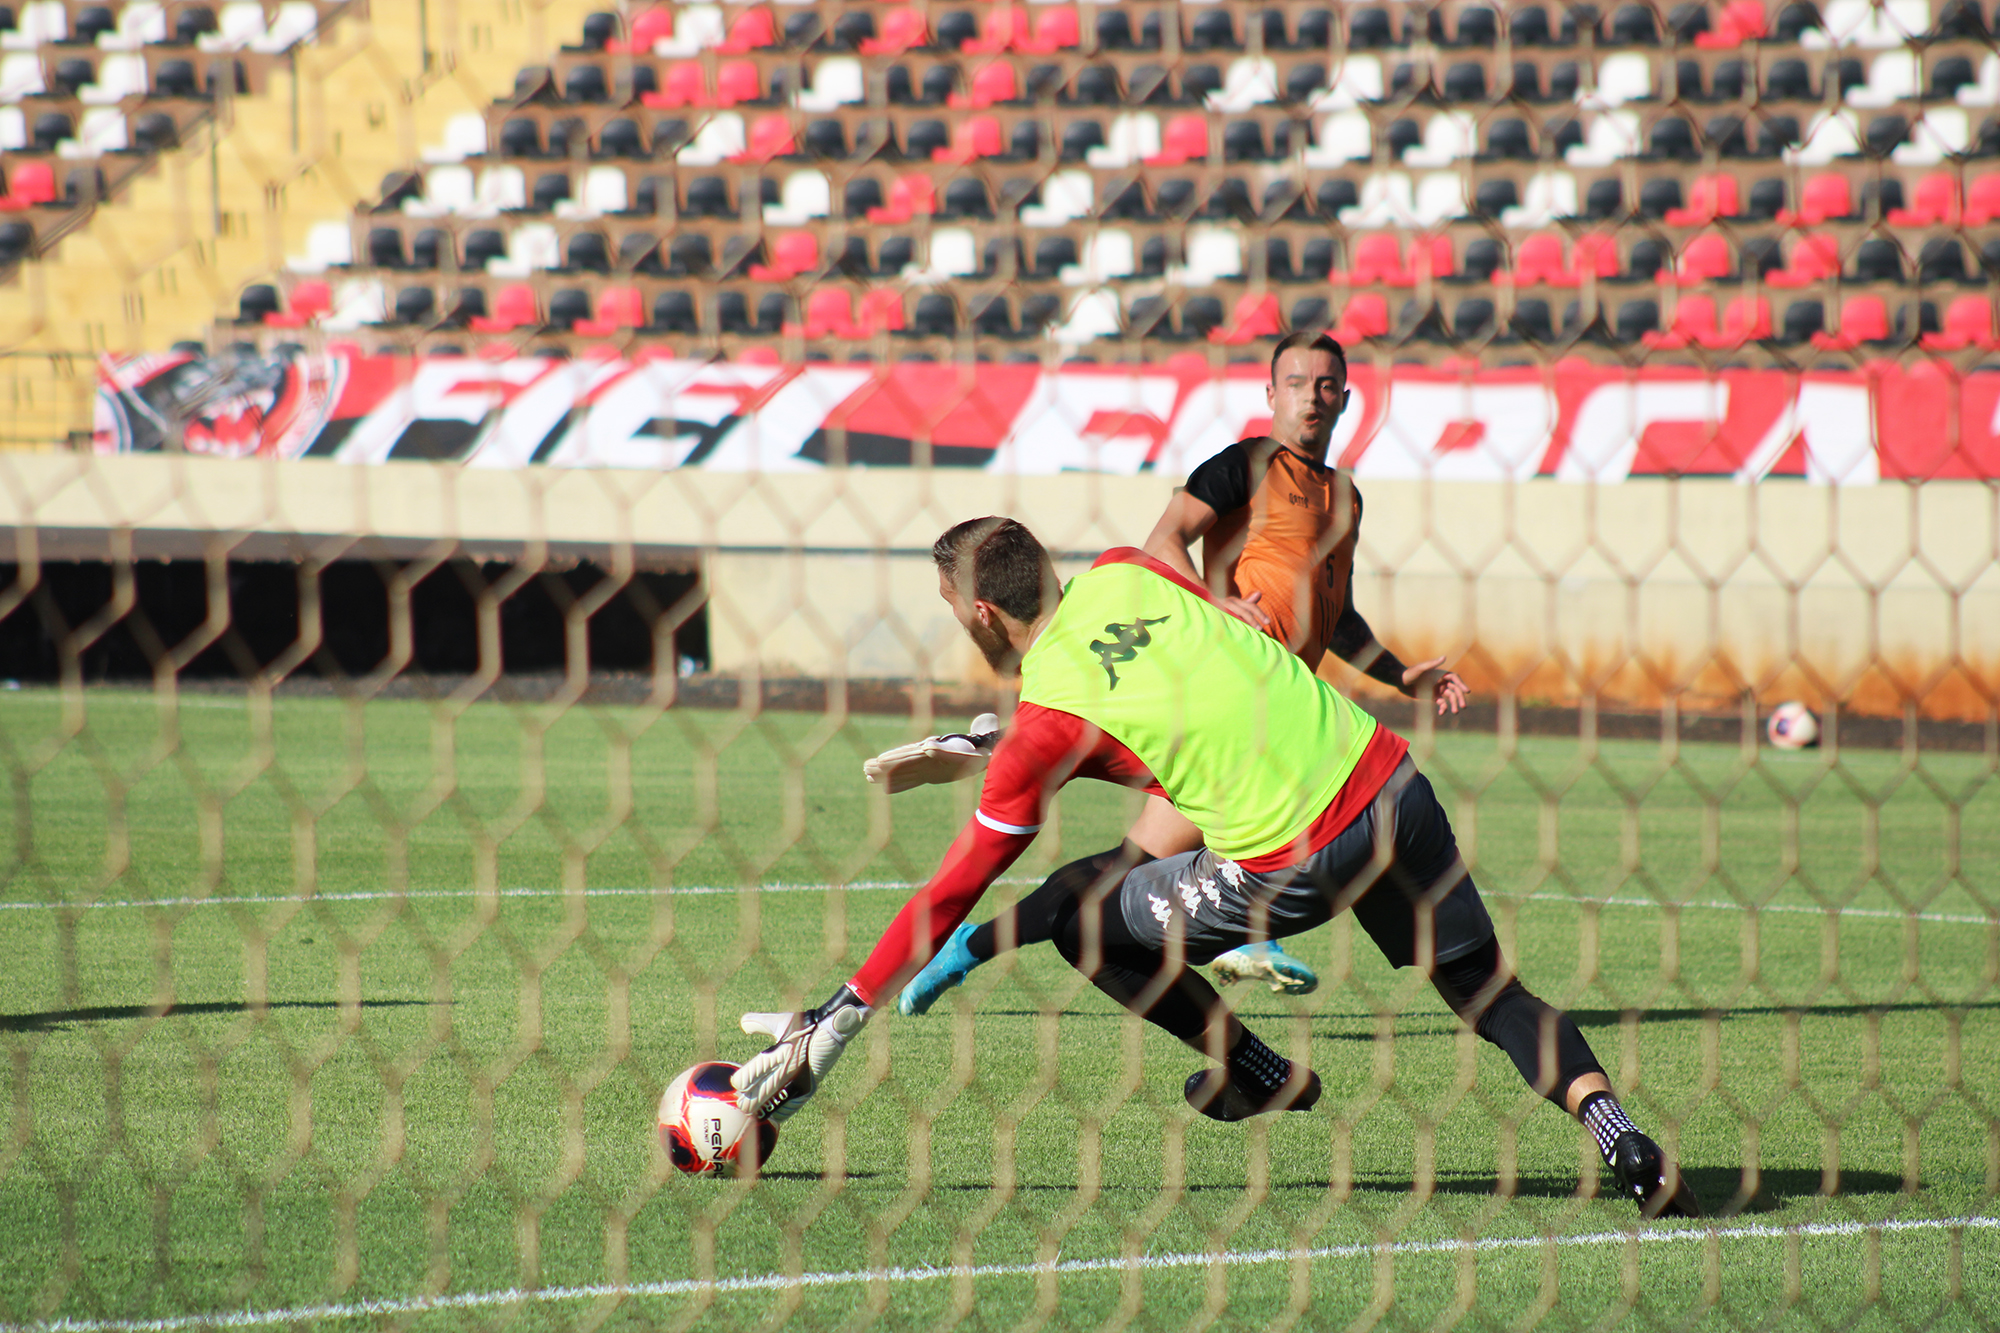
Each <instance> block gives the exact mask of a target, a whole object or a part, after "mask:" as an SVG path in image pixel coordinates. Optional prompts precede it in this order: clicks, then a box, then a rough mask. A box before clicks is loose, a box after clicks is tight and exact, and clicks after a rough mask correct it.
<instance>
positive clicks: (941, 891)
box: [848, 548, 1410, 1005]
mask: <svg viewBox="0 0 2000 1333" xmlns="http://www.w3.org/2000/svg"><path fill="white" fill-rule="evenodd" d="M1114 559H1118V560H1134V561H1138V562H1144V563H1145V564H1146V565H1148V566H1149V567H1150V568H1152V569H1154V570H1155V572H1158V573H1162V574H1164V575H1165V576H1167V577H1170V578H1172V579H1174V581H1175V582H1177V583H1179V584H1180V585H1181V586H1182V587H1184V588H1189V589H1191V590H1194V591H1197V592H1200V593H1201V594H1202V595H1203V596H1207V592H1206V590H1204V589H1201V588H1200V587H1199V585H1196V584H1192V583H1190V582H1189V581H1188V580H1186V579H1184V578H1182V577H1181V576H1180V575H1179V574H1178V573H1176V572H1175V571H1173V570H1172V569H1170V568H1169V567H1168V566H1166V565H1164V564H1161V563H1160V562H1159V561H1157V560H1154V559H1153V558H1152V557H1151V556H1148V555H1145V554H1143V553H1141V552H1139V551H1136V550H1131V549H1130V548H1120V549H1119V550H1116V551H1107V552H1106V553H1105V554H1104V556H1103V557H1102V559H1101V560H1100V561H1099V563H1103V562H1104V561H1109V560H1114ZM1409 748H1410V746H1409V742H1408V741H1405V740H1404V739H1403V738H1402V737H1401V736H1398V735H1397V734H1396V733H1395V732H1393V731H1390V730H1389V729H1388V728H1387V727H1381V726H1378V727H1377V728H1376V729H1375V734H1374V735H1373V736H1371V737H1370V738H1369V740H1368V744H1367V746H1366V748H1365V749H1364V750H1363V751H1362V755H1361V760H1360V763H1359V764H1358V765H1357V766H1356V767H1355V770H1354V772H1353V773H1352V774H1350V775H1349V777H1348V779H1347V782H1346V783H1345V784H1344V785H1342V787H1341V789H1340V791H1339V792H1338V793H1337V794H1336V795H1335V797H1334V799H1333V801H1332V802H1331V803H1330V804H1329V805H1328V806H1327V807H1326V809H1325V810H1324V811H1322V812H1321V814H1320V815H1319V817H1318V818H1316V819H1315V820H1314V821H1313V822H1312V824H1311V825H1310V826H1309V827H1308V828H1307V829H1306V831H1305V832H1304V833H1303V834H1301V835H1300V837H1299V838H1298V840H1297V841H1296V842H1294V843H1292V844H1291V845H1290V846H1287V847H1283V848H1280V849H1279V850H1277V851H1275V852H1271V853H1268V854H1266V855H1264V856H1258V857H1253V858H1249V859H1247V860H1244V861H1242V862H1241V863H1240V864H1241V865H1242V867H1243V868H1244V869H1245V870H1250V871H1271V870H1281V869H1283V868H1285V867H1286V866H1290V865H1296V864H1297V863H1298V862H1300V861H1302V860H1304V859H1305V858H1306V857H1308V856H1310V855H1311V854H1312V853H1314V852H1316V851H1318V850H1319V849H1320V848H1321V847H1324V846H1326V844H1327V843H1329V842H1332V841H1333V839H1334V838H1335V837H1337V836H1338V835H1339V834H1340V831H1341V830H1342V829H1344V828H1346V827H1347V826H1348V825H1349V824H1350V823H1352V822H1353V821H1354V819H1355V818H1356V817H1357V816H1358V815H1360V814H1361V812H1362V811H1363V810H1365V809H1366V808H1367V807H1368V803H1369V802H1370V801H1372V800H1374V799H1375V794H1376V793H1377V792H1379V791H1381V790H1382V787H1383V784H1385V783H1386V782H1388V780H1389V776H1390V774H1392V773H1394V772H1395V771H1396V765H1397V764H1399V763H1401V762H1402V759H1403V756H1404V754H1405V753H1407V752H1408V750H1409ZM1072 778H1097V779H1100V780H1102V781H1105V782H1115V783H1118V784H1119V785H1120V786H1125V787H1139V788H1144V789H1146V790H1147V791H1150V792H1152V793H1153V794H1154V795H1156V796H1166V795H1167V793H1166V792H1165V791H1163V790H1162V789H1161V787H1160V784H1159V781H1158V780H1157V779H1156V778H1154V776H1153V774H1152V773H1151V771H1149V770H1148V769H1147V767H1146V765H1145V764H1144V763H1143V762H1142V761H1141V760H1140V759H1139V756H1137V755H1135V754H1133V753H1132V751H1131V750H1129V749H1127V748H1126V747H1125V745H1124V744H1123V743H1121V742H1120V741H1119V740H1117V738H1115V737H1113V736H1111V735H1109V734H1107V733H1106V732H1104V731H1102V730H1101V729H1099V728H1098V727H1097V726H1095V725H1094V724H1092V723H1090V722H1087V721H1085V720H1084V719H1083V718H1080V717H1078V716H1076V715H1075V714H1074V713H1065V712H1061V711H1059V710H1057V709H1053V708H1043V707H1041V706H1039V705H1037V704H1023V705H1021V707H1020V709H1019V710H1018V711H1017V712H1016V713H1015V714H1014V720H1013V722H1012V723H1011V724H1010V725H1009V726H1008V728H1007V734H1006V735H1005V736H1004V737H1002V738H1001V741H1000V744H999V746H998V747H997V748H996V749H995V750H994V751H993V762H992V763H991V764H989V765H988V766H987V770H986V785H985V788H984V790H983V791H981V793H980V797H979V808H978V810H977V811H975V812H974V814H973V817H972V818H971V819H969V820H967V821H966V825H965V828H964V829H963V830H961V831H960V832H959V835H958V837H957V838H956V839H955V840H953V842H952V844H951V848H950V850H949V851H947V852H946V853H945V856H944V862H943V864H942V865H940V866H939V867H938V870H937V873H936V874H935V875H932V876H931V878H930V882H929V883H927V884H925V885H924V887H923V888H921V889H919V890H918V891H917V892H916V893H915V894H914V895H913V896H912V897H911V898H910V900H909V901H908V902H907V903H905V904H903V910H902V911H900V912H898V913H897V914H896V919H895V920H894V921H892V922H890V923H889V928H888V930H886V931H884V932H883V934H882V938H881V940H880V941H878V942H877V943H876V945H875V948H874V950H873V951H872V952H871V953H870V954H869V955H868V959H867V961H866V962H864V963H863V964H862V965H861V970H860V971H858V972H856V973H855V974H854V978H853V979H852V980H851V981H849V982H848V985H849V987H850V988H852V990H853V991H854V993H855V994H856V995H858V996H860V997H861V1000H862V1002H863V1003H864V1004H870V1005H872V1004H875V1003H876V1002H877V1000H878V999H880V998H882V994H883V992H884V991H885V990H886V989H887V988H888V986H889V985H890V983H891V982H893V981H895V980H896V979H897V977H898V976H899V975H902V974H905V973H906V972H908V971H910V970H913V969H914V968H916V967H921V966H922V965H923V964H924V963H926V962H928V961H929V960H930V958H931V956H932V955H933V954H935V953H936V952H937V950H938V948H939V946H941V945H942V944H943V943H944V942H945V941H946V940H947V939H949V938H950V937H951V933H952V931H954V930H956V929H958V926H959V923H960V922H962V921H964V920H965V918H966V916H967V915H968V914H969V913H970V912H971V911H972V908H973V904H975V903H977V902H978V901H979V900H980V898H981V897H983V896H984V895H985V893H986V890H987V888H988V887H989V886H991V885H992V883H993V881H994V880H996V879H998V878H999V877H1000V876H1001V875H1003V874H1005V873H1006V871H1007V868H1008V867H1009V866H1011V865H1013V864H1014V861H1015V859H1016V858H1017V857H1019V856H1020V855H1021V853H1022V852H1024V851H1026V850H1027V848H1028V844H1029V843H1031V842H1033V841H1034V840H1035V834H1037V833H1038V832H1040V831H1041V827H1042V823H1043V821H1044V819H1045V818H1046V816H1047V813H1048V807H1049V802H1050V800H1051V799H1053V797H1054V796H1055V794H1056V792H1057V791H1059V790H1061V788H1062V786H1063V784H1064V783H1066V782H1068V781H1070V780H1071V779H1072ZM1169 799H1171V798H1169Z"/></svg>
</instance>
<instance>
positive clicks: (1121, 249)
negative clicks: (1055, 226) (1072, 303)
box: [1056, 227, 1138, 287]
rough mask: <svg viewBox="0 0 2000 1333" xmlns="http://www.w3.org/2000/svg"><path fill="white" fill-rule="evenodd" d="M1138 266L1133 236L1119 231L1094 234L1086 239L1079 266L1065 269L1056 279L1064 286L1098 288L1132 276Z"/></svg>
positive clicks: (1111, 230) (1118, 229)
mask: <svg viewBox="0 0 2000 1333" xmlns="http://www.w3.org/2000/svg"><path fill="white" fill-rule="evenodd" d="M1137 266H1138V257H1137V250H1136V247H1135V246H1134V245H1133V242H1132V233H1131V232H1129V231H1125V230H1123V229H1122V228H1117V227H1104V228H1099V229H1097V230H1094V231H1092V232H1091V233H1090V234H1089V235H1088V236H1086V237H1085V238H1084V242H1083V250H1082V253H1081V254H1080V255H1079V257H1078V259H1077V262H1076V263H1074V264H1068V265H1065V266H1064V267H1063V268H1062V270H1061V272H1059V273H1058V274H1057V275H1056V277H1057V279H1058V280H1059V281H1060V282H1062V283H1063V285H1065V286H1069V287H1082V286H1096V285H1098V284H1099V283H1103V282H1107V281H1109V280H1111V279H1114V278H1125V277H1130V276H1131V275H1132V272H1133V270H1134V269H1135V268H1136V267H1137Z"/></svg>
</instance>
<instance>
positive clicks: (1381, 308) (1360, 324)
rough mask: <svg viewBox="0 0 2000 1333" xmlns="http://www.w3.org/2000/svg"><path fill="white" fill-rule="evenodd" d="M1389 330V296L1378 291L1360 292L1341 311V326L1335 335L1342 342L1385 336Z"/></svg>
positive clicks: (1335, 331)
mask: <svg viewBox="0 0 2000 1333" xmlns="http://www.w3.org/2000/svg"><path fill="white" fill-rule="evenodd" d="M1388 332H1389V298H1388V297H1386V296H1383V295H1381V294H1379V293H1377V292H1360V293H1358V294H1356V295H1355V296H1354V297H1353V298H1352V299H1351V300H1349V301H1348V303H1347V308H1346V309H1345V310H1343V311H1341V312H1340V326H1339V327H1338V328H1336V329H1335V330H1334V331H1333V336H1334V337H1335V338H1337V339H1339V340H1340V341H1341V342H1344V343H1346V342H1362V341H1364V340H1366V339H1369V338H1380V337H1384V336H1386V335H1387V334H1388Z"/></svg>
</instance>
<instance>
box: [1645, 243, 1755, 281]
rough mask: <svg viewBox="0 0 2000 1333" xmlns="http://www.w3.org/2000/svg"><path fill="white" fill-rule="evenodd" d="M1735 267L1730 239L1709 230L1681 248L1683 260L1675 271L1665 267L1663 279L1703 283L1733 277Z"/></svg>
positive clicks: (1662, 270)
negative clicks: (1730, 248)
mask: <svg viewBox="0 0 2000 1333" xmlns="http://www.w3.org/2000/svg"><path fill="white" fill-rule="evenodd" d="M1735 267H1736V266H1735V262H1734V259H1733V257H1732V256H1731V255H1730V253H1729V240H1728V238H1727V237H1725V236H1723V235H1721V234H1720V233H1718V232H1712V231H1708V232H1703V233H1702V234H1701V235H1699V236H1696V237H1694V238H1693V239H1691V240H1690V241H1688V243H1687V244H1686V245H1685V246H1683V247H1682V249H1681V256H1680V263H1679V264H1678V265H1677V266H1676V267H1675V268H1673V269H1671V270H1669V269H1664V268H1663V269H1661V270H1660V276H1659V280H1660V282H1662V283H1664V284H1668V285H1676V286H1681V287H1690V286H1699V285H1700V284H1702V283H1704V282H1720V281H1724V280H1726V279H1728V278H1730V277H1731V276H1732V275H1733V274H1734V272H1735Z"/></svg>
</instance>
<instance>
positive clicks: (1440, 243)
mask: <svg viewBox="0 0 2000 1333" xmlns="http://www.w3.org/2000/svg"><path fill="white" fill-rule="evenodd" d="M1456 272H1458V258H1457V252H1456V251H1455V250H1454V249H1453V248H1452V244H1451V237H1449V236H1433V237H1431V238H1430V240H1428V241H1412V242H1410V280H1411V281H1412V282H1422V281H1423V280H1424V279H1425V278H1449V277H1450V276H1452V274H1454V273H1456Z"/></svg>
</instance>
